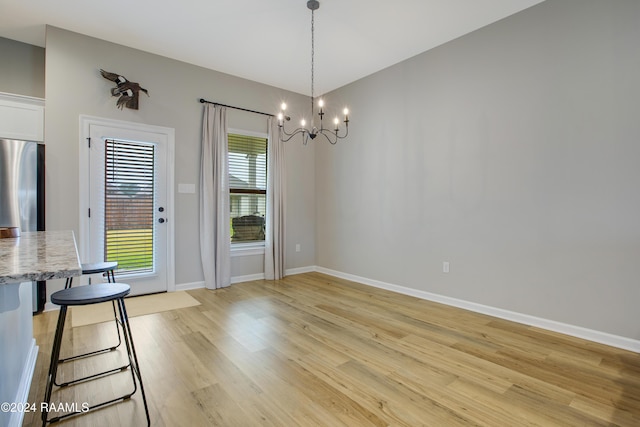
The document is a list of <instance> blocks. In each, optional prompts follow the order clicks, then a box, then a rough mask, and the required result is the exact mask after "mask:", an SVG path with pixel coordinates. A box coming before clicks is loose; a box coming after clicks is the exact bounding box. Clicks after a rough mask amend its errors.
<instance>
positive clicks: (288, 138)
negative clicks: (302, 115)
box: [280, 126, 309, 142]
mask: <svg viewBox="0 0 640 427" xmlns="http://www.w3.org/2000/svg"><path fill="white" fill-rule="evenodd" d="M280 129H281V130H282V133H283V134H285V135H286V136H287V138H280V141H282V142H287V141H289V140H290V139H291V138H293V137H294V136H296V135H298V134H299V133H302V134H305V133H309V132H308V131H307V130H306V129H304V128H298V129H296V130H294V131H293V132H291V133H288V132H287V131H285V130H284V127H283V126H281V127H280Z"/></svg>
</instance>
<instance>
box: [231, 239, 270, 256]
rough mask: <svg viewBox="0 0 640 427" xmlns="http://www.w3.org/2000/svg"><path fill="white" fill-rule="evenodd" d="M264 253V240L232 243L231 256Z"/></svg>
mask: <svg viewBox="0 0 640 427" xmlns="http://www.w3.org/2000/svg"><path fill="white" fill-rule="evenodd" d="M255 255H264V242H256V243H240V242H236V243H231V257H232V258H233V257H239V256H255Z"/></svg>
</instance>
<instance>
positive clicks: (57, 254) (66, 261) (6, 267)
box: [0, 231, 82, 285]
mask: <svg viewBox="0 0 640 427" xmlns="http://www.w3.org/2000/svg"><path fill="white" fill-rule="evenodd" d="M81 273H82V268H81V267H80V259H79V258H78V250H77V248H76V240H75V237H74V235H73V231H31V232H23V233H22V235H21V236H20V237H17V238H5V239H0V285H2V284H5V283H16V282H30V281H35V280H49V279H60V278H65V277H72V276H79V275H80V274H81Z"/></svg>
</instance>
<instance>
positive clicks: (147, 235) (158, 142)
mask: <svg viewBox="0 0 640 427" xmlns="http://www.w3.org/2000/svg"><path fill="white" fill-rule="evenodd" d="M87 133H88V137H87V138H88V139H87V140H86V144H87V147H86V152H87V156H88V159H87V160H88V162H87V163H88V183H87V185H86V193H85V194H86V196H85V201H86V203H87V210H86V212H84V216H85V217H86V224H87V227H86V230H85V232H86V236H84V238H82V237H81V241H82V242H83V243H84V246H85V247H84V248H83V249H84V250H82V251H81V253H82V257H83V259H82V262H83V263H87V262H101V261H117V262H118V269H117V270H116V273H115V274H116V280H117V281H121V282H125V283H128V284H130V285H131V295H141V294H149V293H156V292H164V291H167V290H174V289H175V281H174V279H173V226H172V220H173V218H171V214H170V213H171V212H172V211H173V206H172V204H173V203H172V202H173V200H172V199H173V198H172V194H173V193H172V191H171V189H172V188H173V179H169V175H171V176H172V174H169V173H168V168H169V165H170V163H172V162H170V161H169V159H170V158H172V156H169V152H170V151H171V152H172V150H170V145H171V144H170V142H172V141H170V140H169V139H170V138H168V135H167V134H165V133H159V132H156V131H154V130H153V129H149V128H147V127H145V126H141V125H138V124H131V126H129V125H127V124H125V123H107V124H102V123H88V126H87ZM81 199H82V197H81ZM81 204H82V203H81ZM81 213H82V208H81Z"/></svg>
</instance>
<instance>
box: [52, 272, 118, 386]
mask: <svg viewBox="0 0 640 427" xmlns="http://www.w3.org/2000/svg"><path fill="white" fill-rule="evenodd" d="M104 274H105V276H106V277H107V282H108V283H115V281H116V277H115V273H114V269H111V270H107V271H106V272H105V273H104ZM72 283H73V277H68V278H67V281H66V283H65V286H64V288H65V289H69V288H70V287H71V286H72ZM111 305H112V307H113V319H114V321H115V324H116V333H117V335H118V343H117V344H116V345H112V346H109V347H105V348H102V349H100V350H95V351H90V352H87V353H83V354H78V355H76V356H70V357H65V358H63V359H60V360H59V361H58V362H59V363H66V362H71V361H74V360H77V359H83V358H85V357H90V356H95V355H98V354H102V353H108V352H110V351H114V350H116V349H117V348H118V347H120V344H122V337H121V336H120V328H119V327H118V323H119V320H118V315H117V313H116V303H115V301H112V302H111ZM128 366H129V365H123V366H120V367H117V368H113V369H111V370H109V371H104V372H101V373H99V374H96V375H91V376H87V377H83V378H78V379H77V380H74V381H70V382H67V383H64V384H58V383H56V385H57V386H58V387H64V386H67V385H69V384H73V383H76V382H80V381H84V380H87V379H90V378H94V377H96V376H101V375H106V374H108V373H114V372H118V371H120V370H123V369H126V368H127V367H128Z"/></svg>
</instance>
